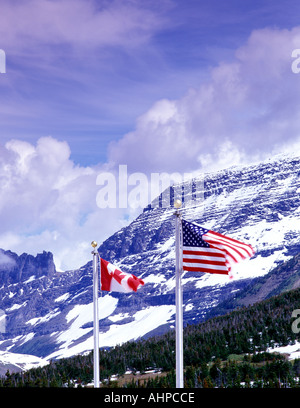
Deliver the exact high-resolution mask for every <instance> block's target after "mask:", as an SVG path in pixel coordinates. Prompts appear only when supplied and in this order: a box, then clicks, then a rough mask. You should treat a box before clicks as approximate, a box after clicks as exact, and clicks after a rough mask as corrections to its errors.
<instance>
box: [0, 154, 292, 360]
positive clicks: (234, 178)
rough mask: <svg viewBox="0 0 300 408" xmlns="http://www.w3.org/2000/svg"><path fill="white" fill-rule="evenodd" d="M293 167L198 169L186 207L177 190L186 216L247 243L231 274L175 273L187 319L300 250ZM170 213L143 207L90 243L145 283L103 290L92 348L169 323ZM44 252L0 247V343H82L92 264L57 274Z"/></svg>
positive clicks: (200, 316) (59, 350) (33, 347)
mask: <svg viewBox="0 0 300 408" xmlns="http://www.w3.org/2000/svg"><path fill="white" fill-rule="evenodd" d="M299 175H300V159H299V158H295V157H292V158H287V157H284V158H282V157H281V158H280V159H279V160H277V161H276V160H272V161H269V162H266V163H261V164H259V165H254V166H249V167H243V168H231V169H228V170H222V171H219V172H217V173H211V174H208V175H206V176H205V178H204V183H203V188H204V189H203V191H202V192H201V191H200V193H201V194H203V201H202V202H200V203H198V204H197V206H195V207H193V206H192V204H193V202H192V200H190V198H191V197H186V198H188V199H189V200H187V201H189V206H187V205H184V206H183V208H182V213H183V217H184V218H185V219H187V220H188V221H194V222H198V223H200V224H201V225H203V226H205V227H207V228H209V229H213V230H215V231H218V232H220V233H225V235H229V236H232V237H233V238H236V239H239V240H241V241H243V242H245V243H250V244H251V245H252V246H254V247H255V249H256V254H255V256H254V257H253V258H252V259H251V260H249V261H245V262H242V263H241V264H238V265H237V266H236V267H235V268H233V276H234V278H233V279H231V280H230V279H229V278H228V276H221V275H215V274H199V273H184V274H183V277H182V282H183V300H184V321H185V323H186V324H193V323H197V322H201V321H204V320H205V319H206V318H207V317H208V316H209V315H210V313H211V312H212V311H213V310H216V307H217V306H218V305H219V304H222V302H224V301H226V300H227V299H228V300H229V299H232V297H233V296H235V297H236V296H237V294H238V293H239V292H242V290H244V289H245V288H246V287H247V286H248V285H249V284H251V282H252V281H253V280H254V279H258V278H260V277H263V276H264V275H266V274H267V273H268V272H269V271H270V270H271V269H272V268H274V267H275V266H278V265H280V264H282V263H283V262H284V261H287V260H289V259H291V258H292V257H293V256H294V255H296V254H298V253H299V252H300V243H299V240H298V232H299V230H300V199H299V191H300V178H299ZM184 187H185V185H184V183H183V185H182V188H183V189H184ZM187 190H188V189H187ZM173 214H174V209H173V208H172V207H167V208H159V207H158V208H146V209H144V211H143V212H142V213H141V214H140V215H139V216H138V217H137V218H136V219H135V220H134V221H132V222H131V223H130V224H129V225H128V226H126V227H124V228H122V229H121V230H120V231H117V232H116V233H115V234H113V235H112V236H111V237H109V238H108V239H107V240H105V241H104V242H103V243H102V244H101V245H100V246H99V248H98V251H99V254H100V256H102V257H103V258H104V259H106V260H109V261H110V262H112V263H115V264H116V265H117V266H118V267H119V268H120V269H122V270H124V271H125V272H130V273H133V274H135V275H136V276H138V277H140V278H142V279H143V280H144V281H145V285H144V287H142V288H140V289H139V290H138V292H137V293H134V294H121V293H114V292H111V293H102V296H101V297H100V299H99V314H100V322H99V323H100V346H101V347H106V346H112V345H115V344H119V343H122V342H124V341H128V340H130V339H137V338H141V337H144V336H149V335H150V334H151V333H158V332H159V333H160V332H163V331H165V330H168V329H169V328H172V327H174V324H175V293H174V292H175V290H174V288H175V276H174V272H175V225H174V215H173ZM1 254H2V255H3V257H4V258H3V259H4V260H5V257H6V258H7V257H8V258H11V259H12V262H13V261H14V262H15V266H14V267H12V265H10V267H11V268H10V269H9V268H8V266H7V265H6V266H5V264H4V263H3V262H2V263H1ZM43 254H44V255H43V256H42V257H32V256H27V257H26V256H24V255H21V256H20V257H19V258H17V257H15V255H12V253H9V251H3V250H2V252H1V251H0V309H1V310H2V311H3V313H4V315H2V317H1V319H2V320H1V321H2V322H3V321H4V319H5V330H2V332H1V333H0V350H2V351H7V350H9V351H11V352H18V353H28V354H34V355H37V356H38V357H43V358H47V359H56V358H60V357H67V356H70V355H74V354H78V353H83V352H85V351H88V350H91V349H92V348H93V330H92V320H93V316H92V299H93V296H92V262H91V261H89V262H87V263H86V264H85V265H84V266H82V267H81V268H78V269H76V270H72V271H66V272H63V273H61V272H57V271H56V270H55V266H54V267H53V263H52V262H53V256H52V257H51V255H52V254H51V255H50V254H49V253H48V255H47V256H46V255H45V254H47V253H43ZM43 257H44V258H45V259H44V258H43ZM46 258H47V259H48V261H47V260H46ZM24 259H25V260H26V259H27V260H28V261H27V263H26V262H25V263H24V265H25V264H26V265H27V267H26V268H25V267H24V266H23V269H22V272H21V273H20V271H21V266H22V260H23V261H24ZM42 259H44V263H43V262H42ZM51 259H52V260H51ZM6 261H7V259H6ZM47 262H48V263H47ZM16 265H20V266H16ZM2 267H3V269H1V268H2ZM24 268H25V269H24ZM47 268H48V269H47ZM1 278H2V280H1ZM289 279H292V277H290V278H289ZM270 282H271V281H269V283H270ZM291 284H292V282H290V285H291ZM270 285H271V283H270ZM271 286H272V285H271ZM271 286H270V287H271Z"/></svg>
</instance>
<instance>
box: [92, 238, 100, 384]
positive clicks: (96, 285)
mask: <svg viewBox="0 0 300 408" xmlns="http://www.w3.org/2000/svg"><path fill="white" fill-rule="evenodd" d="M91 245H92V247H93V251H92V254H93V309H94V388H99V387H100V364H99V315H98V314H99V310H98V290H99V276H98V267H97V259H98V252H97V250H96V247H97V245H98V244H97V242H95V241H92V243H91Z"/></svg>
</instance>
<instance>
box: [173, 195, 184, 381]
mask: <svg viewBox="0 0 300 408" xmlns="http://www.w3.org/2000/svg"><path fill="white" fill-rule="evenodd" d="M174 207H175V208H176V211H175V213H174V215H175V223H176V224H175V225H176V291H175V299H176V388H183V310H182V285H181V275H182V243H181V241H182V232H181V213H180V211H179V209H180V208H181V201H180V200H178V199H177V200H175V202H174Z"/></svg>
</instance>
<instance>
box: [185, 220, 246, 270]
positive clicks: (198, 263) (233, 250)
mask: <svg viewBox="0 0 300 408" xmlns="http://www.w3.org/2000/svg"><path fill="white" fill-rule="evenodd" d="M182 238H183V251H182V252H183V264H182V265H183V270H184V271H190V272H209V273H220V274H226V275H227V274H228V273H229V272H230V269H231V265H232V264H234V263H237V262H239V261H241V260H243V259H246V258H250V257H251V256H252V255H254V250H253V248H252V247H251V245H248V244H244V243H242V242H240V241H237V240H235V239H232V238H229V237H227V236H225V235H221V234H219V233H218V232H214V231H210V230H208V229H205V228H203V227H201V226H200V225H197V224H195V223H192V222H188V221H185V220H182Z"/></svg>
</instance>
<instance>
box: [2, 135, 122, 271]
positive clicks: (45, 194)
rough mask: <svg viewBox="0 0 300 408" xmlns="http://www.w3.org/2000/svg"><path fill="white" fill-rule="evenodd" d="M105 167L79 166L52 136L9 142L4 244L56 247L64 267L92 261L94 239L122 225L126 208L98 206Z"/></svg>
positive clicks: (25, 248)
mask: <svg viewBox="0 0 300 408" xmlns="http://www.w3.org/2000/svg"><path fill="white" fill-rule="evenodd" d="M99 171H100V168H99V167H80V166H76V165H74V163H73V162H72V161H71V160H70V148H69V146H68V144H67V143H66V142H61V141H58V140H56V139H54V138H52V137H43V138H40V139H39V140H38V142H37V144H36V146H33V145H31V144H29V143H27V142H23V141H20V140H11V141H10V142H8V143H6V145H5V146H4V147H2V148H1V155H0V185H1V188H0V189H1V191H0V214H1V215H0V221H1V232H0V248H3V249H6V250H7V249H10V250H12V251H16V252H17V253H19V254H20V253H22V252H29V253H31V254H35V253H37V252H41V251H43V250H50V251H52V252H53V253H54V256H55V261H56V264H57V267H58V269H62V270H65V269H71V268H78V267H80V266H81V265H82V264H83V263H84V262H87V261H89V260H90V249H91V247H90V242H91V241H92V240H94V239H95V240H98V242H99V244H100V243H101V241H102V240H103V239H105V238H106V237H107V236H109V235H110V234H112V233H113V232H115V231H116V230H118V229H119V228H120V227H121V226H122V221H119V219H120V220H122V217H123V213H122V211H120V212H118V210H109V209H106V210H100V209H99V208H98V207H97V204H96V194H97V189H98V187H97V186H96V177H97V174H98V173H99ZM110 216H111V217H110ZM118 217H119V218H118ZM112 220H113V221H112Z"/></svg>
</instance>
